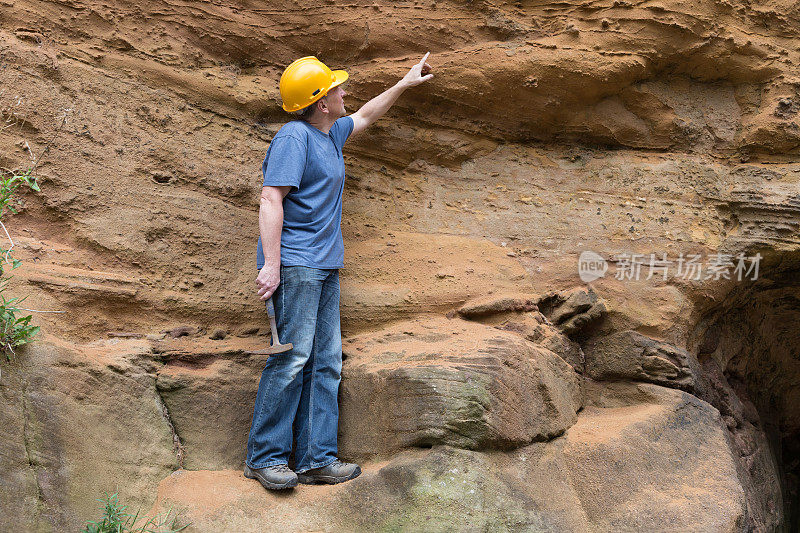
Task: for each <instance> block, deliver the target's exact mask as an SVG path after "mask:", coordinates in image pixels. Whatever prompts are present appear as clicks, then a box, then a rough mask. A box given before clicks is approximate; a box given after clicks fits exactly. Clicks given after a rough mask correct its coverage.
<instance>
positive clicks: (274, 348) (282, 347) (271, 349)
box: [247, 342, 292, 355]
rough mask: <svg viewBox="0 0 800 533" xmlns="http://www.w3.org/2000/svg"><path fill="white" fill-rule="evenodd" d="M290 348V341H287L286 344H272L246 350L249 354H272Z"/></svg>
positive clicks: (286, 350)
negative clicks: (262, 347) (260, 348)
mask: <svg viewBox="0 0 800 533" xmlns="http://www.w3.org/2000/svg"><path fill="white" fill-rule="evenodd" d="M291 349H292V343H291V342H287V343H286V344H273V345H272V346H270V347H269V348H266V349H264V350H256V351H254V352H247V353H249V354H250V355H274V354H276V353H283V352H288V351H289V350H291Z"/></svg>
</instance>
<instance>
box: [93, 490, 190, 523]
mask: <svg viewBox="0 0 800 533" xmlns="http://www.w3.org/2000/svg"><path fill="white" fill-rule="evenodd" d="M97 501H99V502H100V503H102V504H103V505H102V506H101V507H100V509H102V510H103V517H102V518H101V519H100V520H98V521H89V522H88V523H87V524H86V527H85V528H84V529H83V531H82V532H81V533H176V532H178V531H182V530H184V529H186V528H187V527H188V526H189V524H186V525H184V526H180V527H178V517H177V516H172V509H170V510H169V511H167V514H166V515H164V517H163V518H162V517H159V515H156V516H154V517H152V518H148V519H147V520H145V522H144V523H143V524H141V525H137V524H136V522H138V521H139V512H138V511H137V512H136V514H135V515H131V514H128V513H126V512H125V510H126V509H127V508H128V507H127V506H126V505H120V503H119V498H118V497H117V495H116V494H111V495H109V494H108V493H107V492H106V493H105V497H104V498H100V499H98V500H97ZM167 524H169V525H167ZM165 528H166V529H165Z"/></svg>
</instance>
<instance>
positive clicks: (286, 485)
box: [244, 466, 297, 490]
mask: <svg viewBox="0 0 800 533" xmlns="http://www.w3.org/2000/svg"><path fill="white" fill-rule="evenodd" d="M244 477H246V478H247V479H255V480H257V481H258V482H259V483H261V485H262V486H263V487H264V488H265V489H269V490H283V489H291V488H294V487H296V486H297V480H296V479H293V480H291V481H287V482H286V483H272V482H271V481H265V480H263V479H261V478H260V477H258V476H257V475H255V474H254V473H253V471H252V470H251V469H250V467H249V466H245V467H244Z"/></svg>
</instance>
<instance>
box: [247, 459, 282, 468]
mask: <svg viewBox="0 0 800 533" xmlns="http://www.w3.org/2000/svg"><path fill="white" fill-rule="evenodd" d="M244 464H246V465H247V466H249V467H250V468H251V469H253V470H259V469H261V468H267V467H270V466H277V465H286V466H289V463H288V462H286V461H281V460H277V461H269V462H267V463H264V464H263V465H262V466H253V465H251V464H250V463H249V462H247V461H245V462H244Z"/></svg>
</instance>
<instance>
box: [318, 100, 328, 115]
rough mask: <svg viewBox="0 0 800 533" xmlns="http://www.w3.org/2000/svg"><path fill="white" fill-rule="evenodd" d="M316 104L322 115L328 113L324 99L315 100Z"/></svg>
mask: <svg viewBox="0 0 800 533" xmlns="http://www.w3.org/2000/svg"><path fill="white" fill-rule="evenodd" d="M316 103H317V107H318V109H319V110H320V111H322V112H323V113H330V110H329V109H328V102H326V101H325V98H324V97H323V98H320V99H319V100H317V102H316Z"/></svg>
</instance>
